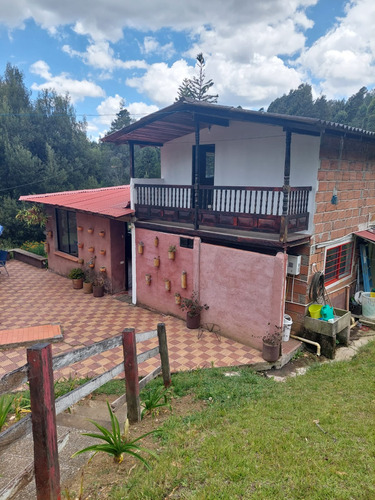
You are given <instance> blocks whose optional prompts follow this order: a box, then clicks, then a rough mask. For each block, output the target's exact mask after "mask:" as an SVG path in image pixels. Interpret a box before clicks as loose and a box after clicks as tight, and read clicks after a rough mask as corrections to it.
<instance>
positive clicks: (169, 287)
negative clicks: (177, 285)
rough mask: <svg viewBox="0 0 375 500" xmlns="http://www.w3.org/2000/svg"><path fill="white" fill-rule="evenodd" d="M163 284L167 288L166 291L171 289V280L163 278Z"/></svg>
mask: <svg viewBox="0 0 375 500" xmlns="http://www.w3.org/2000/svg"><path fill="white" fill-rule="evenodd" d="M164 286H165V289H166V290H167V292H170V291H171V280H169V279H168V278H164Z"/></svg>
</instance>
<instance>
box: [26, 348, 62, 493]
mask: <svg viewBox="0 0 375 500" xmlns="http://www.w3.org/2000/svg"><path fill="white" fill-rule="evenodd" d="M27 362H28V365H29V370H28V379H29V383H30V405H31V420H32V429H33V440H34V471H35V484H36V497H37V499H38V500H60V499H61V493H60V468H59V455H58V449H57V430H56V413H55V395H54V384H53V369H52V349H51V344H45V343H44V344H37V345H34V346H32V347H29V348H28V349H27Z"/></svg>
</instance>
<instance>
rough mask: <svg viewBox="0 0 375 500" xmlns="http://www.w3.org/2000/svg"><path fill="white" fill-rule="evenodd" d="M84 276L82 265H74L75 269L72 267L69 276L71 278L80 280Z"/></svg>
mask: <svg viewBox="0 0 375 500" xmlns="http://www.w3.org/2000/svg"><path fill="white" fill-rule="evenodd" d="M84 277H85V273H84V272H83V270H82V269H81V268H80V267H73V269H71V270H70V271H69V274H68V278H70V279H71V280H80V279H83V278H84Z"/></svg>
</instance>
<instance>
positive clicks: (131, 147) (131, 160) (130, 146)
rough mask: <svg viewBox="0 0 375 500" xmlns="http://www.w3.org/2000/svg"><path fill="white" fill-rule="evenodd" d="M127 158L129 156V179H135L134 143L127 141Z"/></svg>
mask: <svg viewBox="0 0 375 500" xmlns="http://www.w3.org/2000/svg"><path fill="white" fill-rule="evenodd" d="M129 156H130V178H131V179H134V177H135V174H134V172H135V166H134V142H130V141H129Z"/></svg>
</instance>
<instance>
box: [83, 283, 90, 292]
mask: <svg viewBox="0 0 375 500" xmlns="http://www.w3.org/2000/svg"><path fill="white" fill-rule="evenodd" d="M83 293H92V283H91V282H90V283H83Z"/></svg>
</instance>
